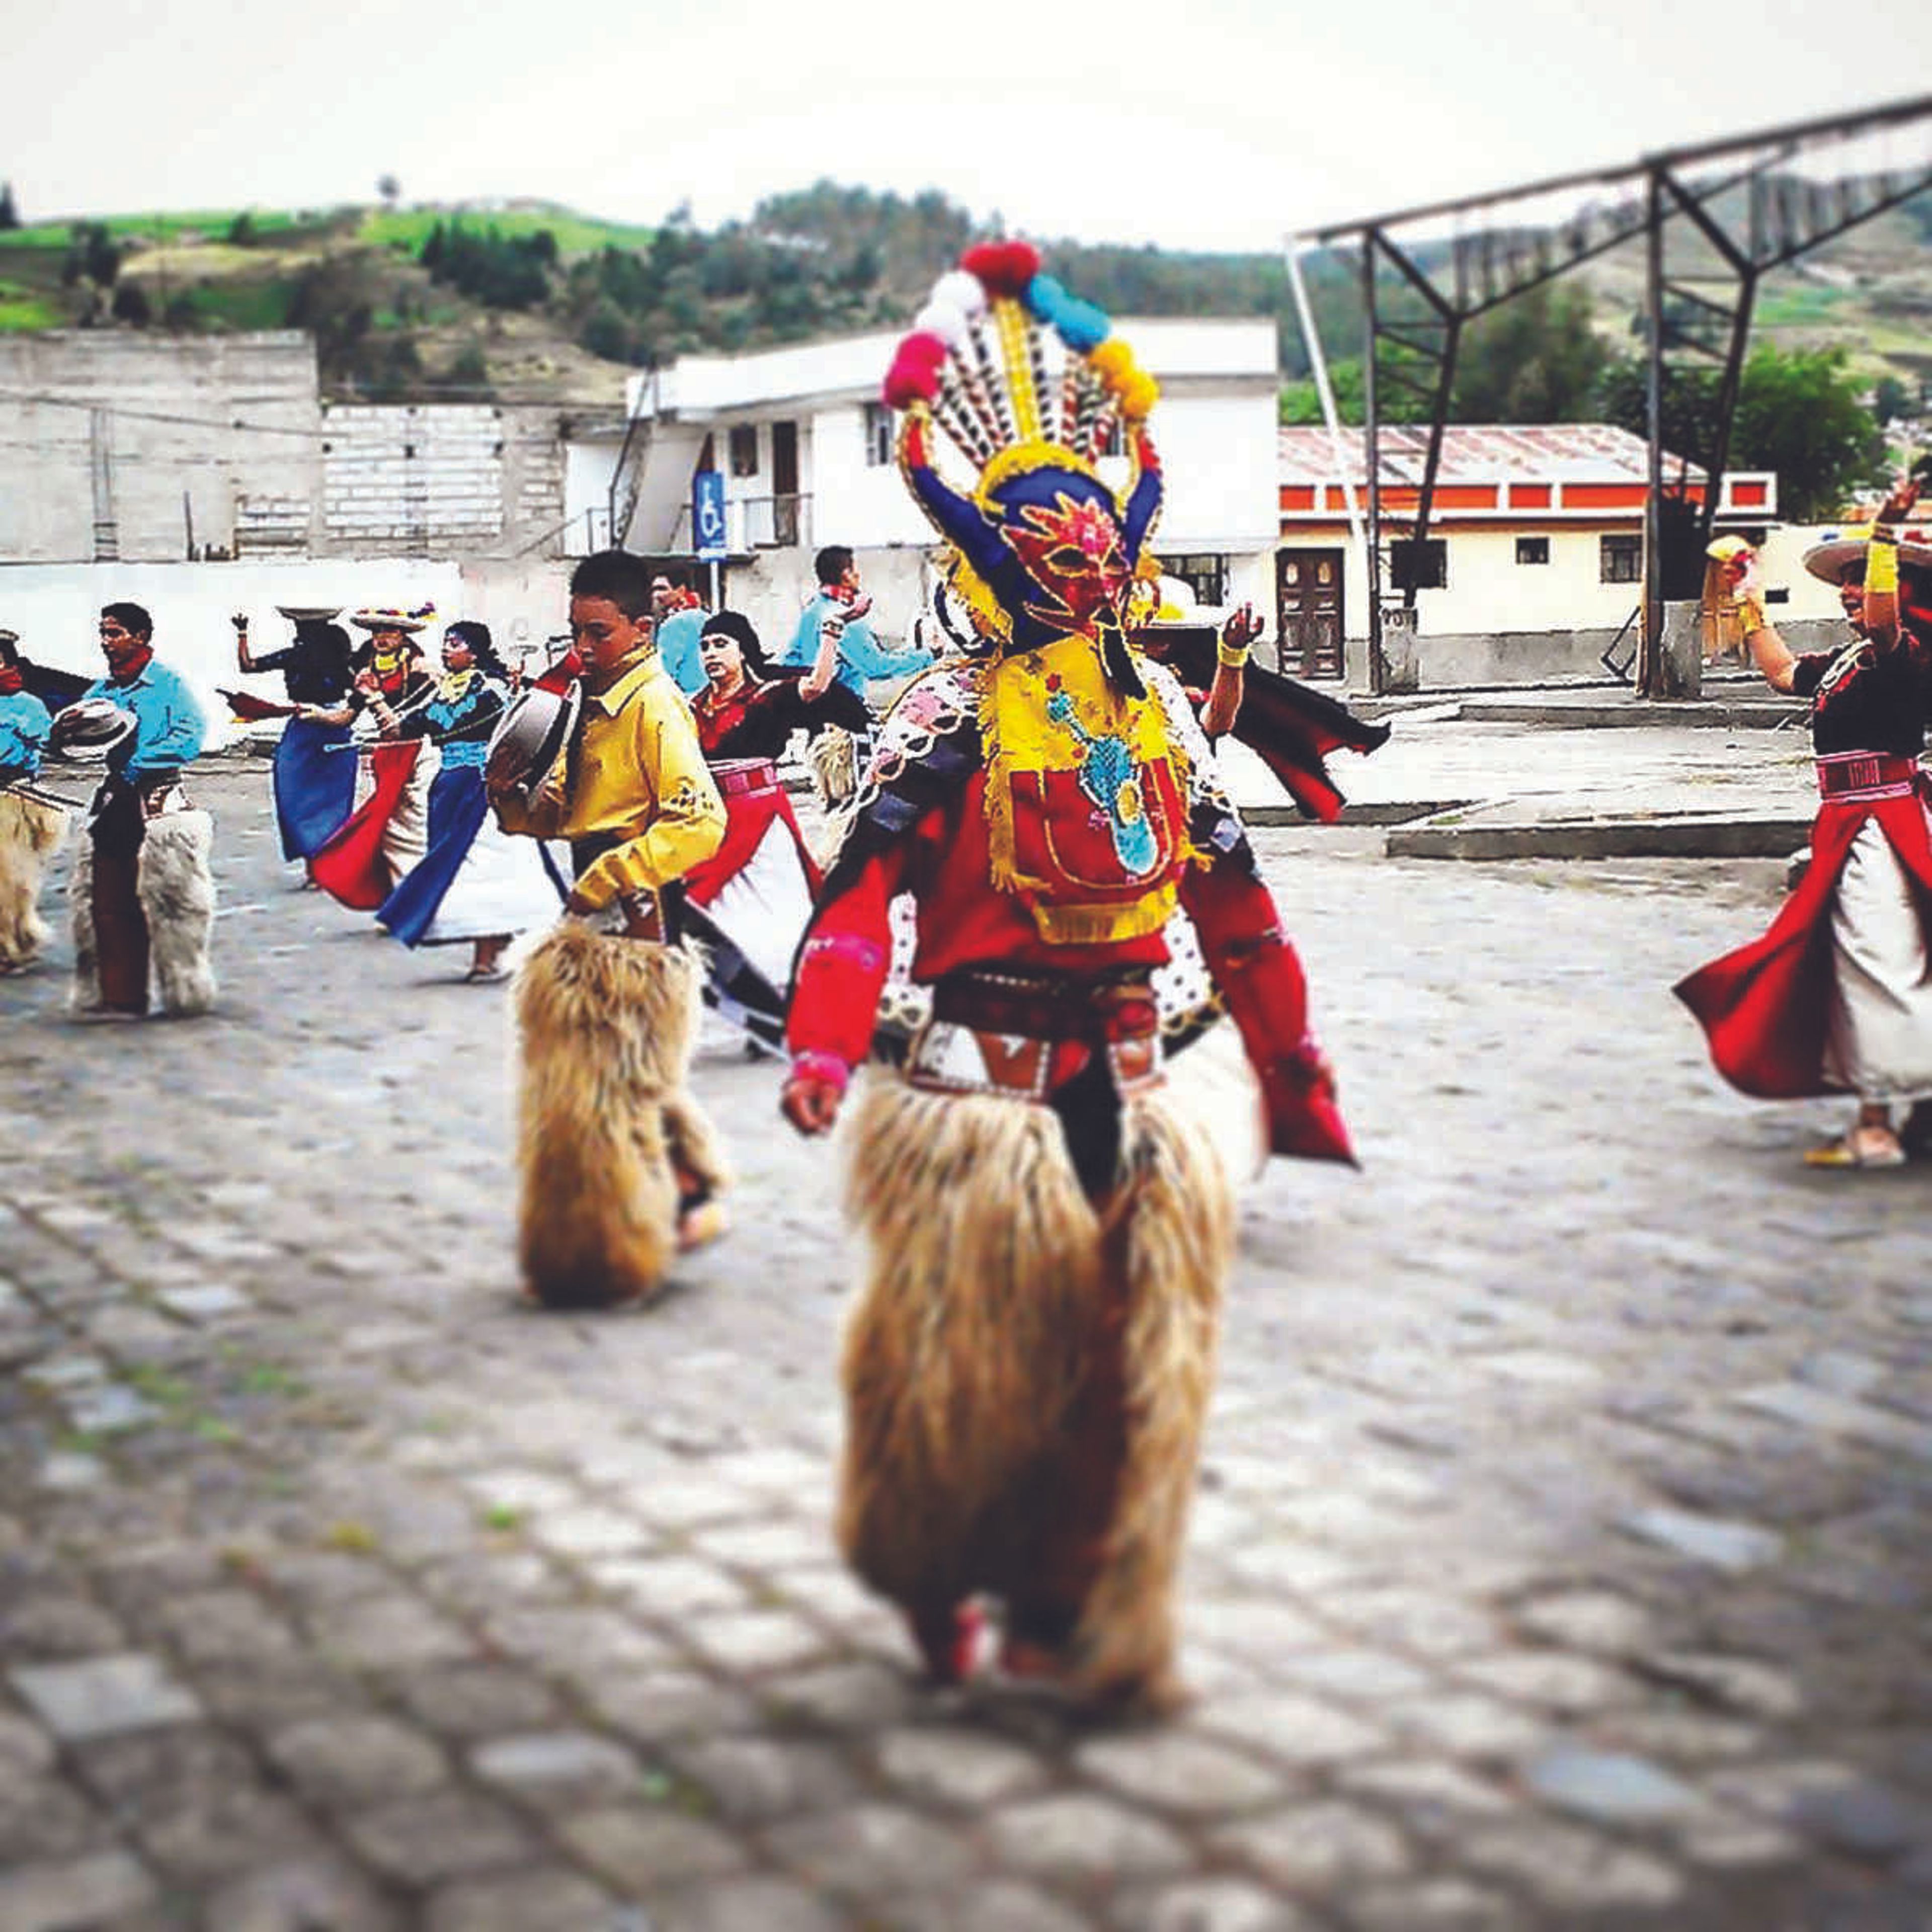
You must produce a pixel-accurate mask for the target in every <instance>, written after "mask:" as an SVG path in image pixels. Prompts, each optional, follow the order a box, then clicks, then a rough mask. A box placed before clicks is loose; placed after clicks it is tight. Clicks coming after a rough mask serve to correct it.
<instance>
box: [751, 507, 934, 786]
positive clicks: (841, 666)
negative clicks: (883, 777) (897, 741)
mask: <svg viewBox="0 0 1932 1932" xmlns="http://www.w3.org/2000/svg"><path fill="white" fill-rule="evenodd" d="M812 568H814V570H815V571H817V575H818V595H817V596H816V597H814V598H813V599H812V600H811V602H810V603H809V604H807V605H806V606H805V610H804V613H803V614H802V616H800V617H799V620H798V628H797V629H796V631H793V633H792V637H791V642H790V643H789V644H788V645H787V646H786V647H785V650H784V655H783V656H782V657H781V658H780V659H779V660H778V661H779V662H780V663H781V664H788V665H789V664H798V665H802V666H804V667H805V670H806V674H807V677H808V679H810V677H811V667H812V666H813V665H814V664H816V663H817V658H818V651H819V645H820V641H821V640H823V638H824V637H825V636H826V633H827V632H828V631H835V632H836V634H837V643H838V651H837V655H836V656H835V659H834V661H833V664H832V679H833V681H834V682H837V683H839V684H842V685H844V687H845V688H846V689H847V691H850V692H851V693H852V694H853V696H854V697H857V698H858V699H859V700H860V702H861V703H865V702H868V700H867V698H866V694H865V687H866V685H868V683H869V682H871V680H872V679H874V678H875V677H904V676H907V675H908V674H909V673H911V672H913V671H916V670H921V669H922V668H923V667H925V666H926V664H929V663H930V662H931V661H932V660H931V658H929V657H928V656H927V655H926V652H924V651H922V650H921V649H919V648H918V647H917V646H908V647H907V649H904V650H902V651H895V650H892V649H889V647H888V646H886V645H885V644H883V643H881V642H880V640H879V638H878V636H877V633H876V632H874V630H873V628H872V627H871V624H870V623H868V622H867V621H866V615H865V613H867V612H868V610H871V607H872V600H871V598H869V597H867V596H866V595H864V594H863V593H862V592H861V591H860V589H859V566H858V564H857V562H856V561H855V560H854V559H853V555H852V553H851V550H850V549H849V548H848V547H847V546H846V545H845V544H827V545H826V547H825V548H824V549H823V550H820V552H819V553H818V554H817V556H815V557H814V559H812ZM871 751H872V747H871V734H870V733H860V732H856V731H854V732H850V733H848V732H846V731H844V730H841V729H840V727H838V726H837V725H832V726H831V727H828V728H827V729H826V730H823V731H821V732H820V733H819V734H818V736H817V738H816V739H814V740H813V742H812V748H811V771H812V776H813V777H814V779H816V781H817V785H818V794H819V799H820V803H822V804H823V805H826V806H827V807H828V808H833V809H836V808H838V807H839V806H841V805H844V802H845V801H846V800H847V799H848V798H850V796H851V795H852V794H853V792H854V791H856V790H857V789H858V784H859V779H860V778H862V776H863V775H864V773H865V767H866V766H867V765H868V764H869V763H871Z"/></svg>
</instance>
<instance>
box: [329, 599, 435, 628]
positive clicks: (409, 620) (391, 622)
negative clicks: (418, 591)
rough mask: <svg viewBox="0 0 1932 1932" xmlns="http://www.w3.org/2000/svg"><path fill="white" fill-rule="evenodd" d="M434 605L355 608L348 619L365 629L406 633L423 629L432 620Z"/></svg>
mask: <svg viewBox="0 0 1932 1932" xmlns="http://www.w3.org/2000/svg"><path fill="white" fill-rule="evenodd" d="M435 616H436V606H435V605H434V604H419V606H418V607H416V609H415V610H374V609H371V610H356V611H352V612H351V613H350V618H349V621H350V622H351V623H352V624H354V625H358V626H359V628H362V629H363V630H365V631H403V632H404V633H406V634H412V635H413V634H414V633H415V632H416V631H420V630H424V629H425V628H428V625H429V624H430V623H431V622H432V621H433V620H434V618H435Z"/></svg>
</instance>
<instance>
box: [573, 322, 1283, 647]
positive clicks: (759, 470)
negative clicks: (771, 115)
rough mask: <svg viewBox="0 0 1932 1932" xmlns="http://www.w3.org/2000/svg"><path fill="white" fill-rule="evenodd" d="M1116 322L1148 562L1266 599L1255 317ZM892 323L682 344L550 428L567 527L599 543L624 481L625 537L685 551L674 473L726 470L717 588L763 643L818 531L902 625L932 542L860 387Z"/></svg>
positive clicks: (681, 495)
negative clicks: (1145, 444) (1154, 383)
mask: <svg viewBox="0 0 1932 1932" xmlns="http://www.w3.org/2000/svg"><path fill="white" fill-rule="evenodd" d="M1118 329H1119V332H1120V334H1121V336H1122V338H1124V340H1126V341H1127V342H1129V343H1130V344H1132V345H1133V350H1134V353H1135V356H1136V359H1138V360H1139V362H1140V363H1141V364H1142V366H1143V367H1144V368H1146V369H1147V370H1148V371H1149V372H1150V373H1151V374H1152V375H1154V377H1155V378H1156V379H1157V380H1158V381H1159V382H1160V386H1161V392H1162V395H1161V401H1160V405H1159V407H1157V409H1156V410H1155V412H1154V418H1153V423H1152V428H1153V431H1154V440H1155V443H1156V444H1157V446H1158V447H1159V449H1160V453H1161V460H1162V467H1163V472H1164V474H1165V475H1166V481H1167V488H1168V496H1167V505H1166V510H1165V511H1164V513H1163V516H1162V518H1161V521H1160V526H1159V528H1158V529H1157V532H1156V533H1155V541H1156V546H1157V550H1158V552H1159V554H1160V558H1161V560H1162V562H1163V565H1164V566H1165V567H1166V569H1167V570H1168V571H1169V574H1172V575H1175V576H1179V577H1184V578H1186V579H1187V580H1188V581H1189V582H1190V583H1192V584H1193V586H1194V587H1195V589H1196V593H1197V595H1199V596H1200V598H1202V601H1204V602H1206V603H1209V604H1226V603H1231V602H1238V601H1241V600H1243V599H1246V598H1253V600H1254V601H1256V602H1257V603H1259V604H1262V606H1263V607H1266V606H1267V603H1268V599H1269V598H1270V597H1271V595H1272V588H1271V586H1272V582H1273V571H1274V564H1273V561H1272V558H1273V553H1274V546H1275V542H1276V538H1277V511H1276V488H1277V478H1276V474H1275V468H1276V460H1277V455H1276V446H1275V422H1276V393H1277V374H1276V359H1275V335H1274V324H1273V323H1268V322H1241V321H1234V322H1225V321H1223V322H1204V321H1174V320H1141V321H1134V320H1123V321H1121V323H1119V324H1118ZM898 341H899V337H898V334H897V333H896V332H895V333H890V334H879V335H863V336H853V337H845V338H839V339H837V340H833V341H822V342H812V343H805V344H800V345H798V346H796V347H792V348H787V349H773V350H763V351H760V352H759V353H755V354H751V355H745V356H685V357H683V358H681V359H679V361H678V362H675V363H674V364H673V365H671V366H670V368H667V369H664V370H661V371H658V372H656V373H655V374H651V375H643V376H638V377H634V378H633V379H632V380H631V385H630V391H629V395H628V398H627V403H628V417H629V420H628V422H626V423H625V424H621V425H608V426H604V427H602V428H594V429H586V430H584V431H581V432H579V433H577V434H576V435H574V436H573V437H572V440H571V442H570V443H569V446H568V452H567V460H566V469H565V512H566V514H567V515H568V517H569V518H570V519H571V527H572V529H574V530H576V529H582V530H586V531H588V532H591V533H592V534H593V535H597V536H598V540H600V541H608V538H609V532H610V529H611V527H612V524H611V521H610V505H611V504H612V502H613V500H614V501H615V502H616V508H617V518H616V522H617V526H618V527H619V528H622V526H623V511H624V509H625V504H626V502H628V500H629V499H631V493H632V492H633V490H634V508H632V510H631V516H630V522H629V525H628V529H625V531H624V541H625V547H627V548H628V549H631V550H635V551H637V552H639V553H642V554H644V555H646V556H655V557H676V556H688V555H689V554H690V553H691V549H692V543H691V477H692V475H693V472H694V471H697V470H698V469H707V468H715V469H718V470H721V472H723V473H724V479H725V493H726V505H727V523H728V532H727V540H728V543H729V546H730V559H729V562H727V565H725V566H724V574H725V586H724V592H723V597H724V601H725V602H727V604H730V606H731V607H733V608H735V609H738V610H743V611H745V613H747V615H748V616H750V617H751V619H752V621H753V622H754V623H756V624H757V626H758V628H759V630H760V633H761V634H763V636H764V637H765V638H766V640H767V641H768V642H772V643H776V642H781V641H782V640H783V638H784V637H785V636H786V635H787V634H789V631H790V628H791V627H792V625H793V622H795V621H796V613H797V612H798V610H799V607H800V605H801V604H802V602H803V601H805V598H808V596H809V595H811V592H812V589H813V588H814V583H813V577H812V558H813V556H814V553H815V552H816V551H817V550H818V549H819V548H820V547H821V546H822V545H824V544H849V545H850V547H852V548H853V550H855V551H856V553H858V557H859V568H860V570H861V572H862V574H863V576H864V577H865V583H866V585H867V587H868V589H870V590H871V592H873V595H874V598H875V600H876V602H877V607H878V610H879V622H880V626H881V628H882V629H883V631H884V632H885V633H886V634H887V635H889V636H893V637H896V636H898V635H901V634H903V633H904V631H905V630H906V629H907V627H908V625H910V621H911V619H912V618H913V616H914V615H916V613H917V612H918V610H919V609H920V608H921V607H922V603H923V601H924V598H925V597H926V594H927V591H928V587H929V576H930V572H929V558H930V557H931V556H932V555H933V554H934V553H935V550H936V542H935V538H934V535H933V532H932V529H931V526H929V524H928V523H926V520H925V518H924V517H922V515H921V514H919V510H918V508H917V507H916V505H914V503H913V501H912V499H911V497H910V495H909V494H908V493H907V490H906V487H905V485H904V482H903V481H901V478H900V476H899V474H898V469H897V467H896V466H895V462H894V458H893V449H892V443H893V435H894V430H895V425H894V423H893V421H892V413H891V412H890V411H889V410H887V409H886V407H885V406H884V405H883V404H882V403H880V401H879V400H878V397H879V386H880V382H881V380H883V377H884V374H885V371H886V368H887V367H888V365H889V364H890V362H891V361H892V354H893V352H894V350H895V348H896V347H897V346H898ZM627 436H628V449H626V447H625V439H626V437H627ZM1124 473H1125V472H1124V469H1122V471H1121V475H1124ZM1117 480H1118V479H1117Z"/></svg>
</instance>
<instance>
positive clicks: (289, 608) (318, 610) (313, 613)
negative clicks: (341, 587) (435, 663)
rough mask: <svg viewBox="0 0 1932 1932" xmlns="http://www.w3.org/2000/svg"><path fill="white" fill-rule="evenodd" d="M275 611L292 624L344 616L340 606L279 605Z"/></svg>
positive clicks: (358, 619)
mask: <svg viewBox="0 0 1932 1932" xmlns="http://www.w3.org/2000/svg"><path fill="white" fill-rule="evenodd" d="M275 610H276V612H277V613H278V615H279V616H284V617H286V618H287V619H288V620H289V622H290V623H292V624H326V623H327V622H329V619H331V618H332V617H339V616H341V614H342V606H341V604H277V605H276V606H275ZM368 614H369V615H370V616H375V614H376V613H375V612H374V611H373V610H372V611H371V612H370V613H368ZM353 621H354V622H356V623H360V622H362V619H361V618H360V617H358V618H356V619H354V620H353ZM404 628H407V626H404Z"/></svg>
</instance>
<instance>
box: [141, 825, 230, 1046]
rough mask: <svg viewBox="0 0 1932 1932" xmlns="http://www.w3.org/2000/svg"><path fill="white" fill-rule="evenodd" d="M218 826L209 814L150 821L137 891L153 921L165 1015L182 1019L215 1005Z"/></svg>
mask: <svg viewBox="0 0 1932 1932" xmlns="http://www.w3.org/2000/svg"><path fill="white" fill-rule="evenodd" d="M213 850H214V820H213V819H212V818H211V817H209V816H208V814H207V813H206V812H205V811H170V812H163V814H161V816H160V817H158V818H151V819H149V820H148V826H147V835H146V837H145V838H143V839H142V841H141V856H140V862H139V868H138V869H137V871H136V874H135V889H136V892H138V893H139V896H140V901H141V910H142V913H144V914H145V916H146V918H147V921H148V956H149V958H150V959H151V962H152V963H153V969H154V982H155V985H156V986H157V989H159V992H160V999H161V1010H162V1011H163V1013H169V1014H172V1016H174V1017H175V1018H176V1019H188V1018H190V1017H191V1016H193V1015H195V1014H196V1013H206V1012H207V1011H208V1009H209V1008H210V1007H212V1006H213V1005H214V965H213V963H212V962H211V959H210V952H211V942H212V941H213V939H214V872H213V871H212V870H211V868H210V866H209V864H208V859H209V856H210V854H211V853H212V852H213Z"/></svg>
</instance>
